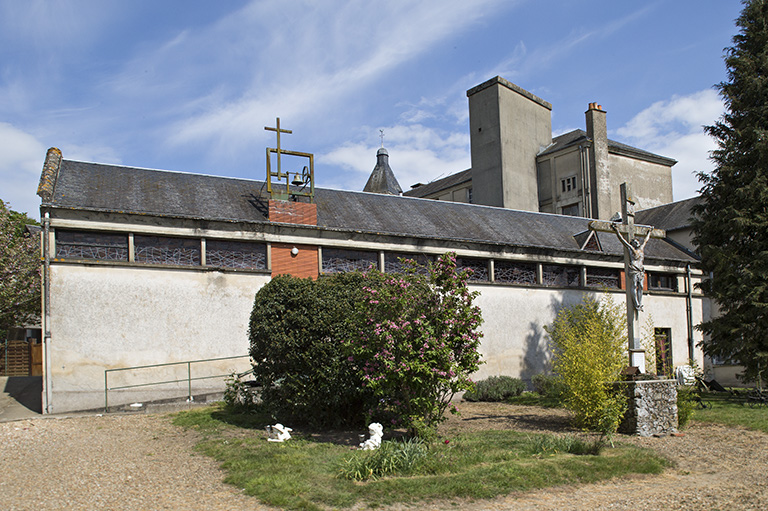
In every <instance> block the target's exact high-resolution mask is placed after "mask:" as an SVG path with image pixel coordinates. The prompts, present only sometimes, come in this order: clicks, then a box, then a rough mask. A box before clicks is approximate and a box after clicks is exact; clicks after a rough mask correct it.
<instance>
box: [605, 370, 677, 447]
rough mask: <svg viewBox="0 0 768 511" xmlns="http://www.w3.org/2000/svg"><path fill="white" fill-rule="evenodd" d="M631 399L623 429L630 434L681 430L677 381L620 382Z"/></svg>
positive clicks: (620, 427)
mask: <svg viewBox="0 0 768 511" xmlns="http://www.w3.org/2000/svg"><path fill="white" fill-rule="evenodd" d="M617 385H621V386H623V387H624V388H625V390H626V394H627V397H628V399H629V406H628V409H627V413H626V414H624V419H623V420H622V422H621V424H620V425H619V432H620V433H626V434H629V435H638V436H652V435H665V434H669V433H674V432H676V431H677V383H676V381H675V380H640V381H631V382H620V383H617Z"/></svg>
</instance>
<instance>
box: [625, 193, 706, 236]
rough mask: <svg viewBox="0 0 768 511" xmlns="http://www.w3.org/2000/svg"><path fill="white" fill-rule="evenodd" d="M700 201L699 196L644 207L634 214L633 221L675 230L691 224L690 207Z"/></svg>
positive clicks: (666, 229)
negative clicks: (653, 206) (652, 206)
mask: <svg viewBox="0 0 768 511" xmlns="http://www.w3.org/2000/svg"><path fill="white" fill-rule="evenodd" d="M701 201H702V198H701V197H692V198H690V199H685V200H681V201H678V202H670V203H669V204H664V205H662V206H657V207H655V208H649V209H644V210H641V211H638V212H637V213H636V214H635V222H637V223H638V224H643V225H652V226H654V227H658V228H659V229H664V230H665V231H676V230H679V229H686V228H688V227H690V226H691V216H692V215H693V214H692V213H691V208H692V207H693V206H694V205H695V204H698V203H700V202H701Z"/></svg>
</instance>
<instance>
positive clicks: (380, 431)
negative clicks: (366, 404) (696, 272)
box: [360, 422, 384, 451]
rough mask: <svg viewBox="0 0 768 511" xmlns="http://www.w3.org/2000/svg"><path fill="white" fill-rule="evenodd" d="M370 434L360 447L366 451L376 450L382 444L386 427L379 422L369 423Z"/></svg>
mask: <svg viewBox="0 0 768 511" xmlns="http://www.w3.org/2000/svg"><path fill="white" fill-rule="evenodd" d="M368 434H369V435H370V438H369V439H368V440H366V441H365V442H362V443H361V444H360V449H362V450H364V451H374V450H376V449H378V448H379V446H380V445H381V437H382V436H384V427H383V426H382V425H381V424H379V423H378V422H372V423H371V424H369V425H368Z"/></svg>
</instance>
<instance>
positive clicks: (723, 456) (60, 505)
mask: <svg viewBox="0 0 768 511" xmlns="http://www.w3.org/2000/svg"><path fill="white" fill-rule="evenodd" d="M460 408H461V409H462V416H461V418H460V419H452V420H451V421H450V422H449V423H448V424H447V425H446V428H447V429H448V430H450V429H451V428H461V429H486V428H488V429H490V428H503V427H509V428H514V429H522V430H530V431H548V430H549V431H551V430H558V431H562V428H563V427H566V422H565V421H566V419H567V416H566V415H565V414H564V412H562V411H559V410H543V409H540V408H534V407H509V406H505V405H483V404H479V403H463V404H462V405H461V406H460ZM196 440H197V436H196V434H195V433H194V432H189V431H184V430H182V429H180V428H176V427H175V426H173V425H171V424H170V422H169V420H168V418H167V417H166V416H163V415H143V414H141V415H111V416H103V417H101V416H96V417H94V416H90V417H72V418H38V419H29V420H22V421H15V422H6V423H0V445H1V446H2V447H0V469H2V478H1V479H0V507H1V508H3V509H10V510H53V509H67V510H80V509H110V510H123V509H124V510H130V511H136V510H145V509H147V510H152V509H201V510H247V509H260V510H265V509H268V508H266V507H264V506H261V505H260V504H259V503H258V501H256V500H255V499H253V498H250V497H247V496H245V495H243V494H242V493H241V492H240V491H239V490H237V489H235V488H233V487H231V486H229V485H226V484H224V483H223V482H222V479H223V477H224V474H223V472H222V471H221V470H220V469H219V468H218V466H217V463H216V462H214V461H212V460H210V459H209V458H207V457H205V456H202V455H197V454H195V453H194V451H193V446H194V443H195V441H196ZM622 441H630V442H634V443H636V444H638V445H643V446H647V447H650V448H652V449H655V450H657V451H658V452H659V453H661V454H662V455H664V456H666V457H668V458H669V459H670V460H671V461H673V463H674V464H675V466H674V467H673V468H671V469H669V470H667V471H666V472H665V473H664V474H663V475H660V476H637V477H630V478H625V479H620V480H613V481H607V482H602V483H597V484H590V485H585V486H580V487H557V488H553V489H547V490H541V491H535V492H528V493H523V494H514V495H510V496H506V497H502V498H498V499H494V500H492V501H481V502H437V503H432V504H429V505H426V506H425V505H421V504H420V505H415V506H397V507H395V508H393V509H457V508H463V509H464V510H465V511H481V510H500V509H510V510H529V509H530V510H562V509H599V510H601V509H610V510H630V509H631V510H664V511H668V510H675V509H712V510H716V509H723V510H725V509H728V510H751V509H755V510H761V511H763V510H765V509H768V434H764V433H758V432H753V431H746V430H741V429H734V428H727V427H724V426H717V425H703V424H695V425H694V426H693V427H691V428H690V429H688V430H686V432H685V436H682V437H665V438H628V437H622Z"/></svg>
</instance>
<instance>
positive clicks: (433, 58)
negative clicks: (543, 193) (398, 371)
mask: <svg viewBox="0 0 768 511" xmlns="http://www.w3.org/2000/svg"><path fill="white" fill-rule="evenodd" d="M740 9H741V3H740V2H739V1H738V0H674V1H669V0H657V1H653V0H651V1H643V2H623V1H621V2H617V1H616V0H581V1H579V2H574V1H571V0H419V1H413V0H407V1H405V0H402V1H401V0H379V1H376V2H373V1H363V0H357V1H355V0H350V1H341V0H322V1H321V0H254V1H247V0H228V1H221V2H211V1H207V0H184V1H182V0H164V1H162V2H157V1H156V0H131V1H129V2H126V1H124V0H61V1H57V2H50V1H45V0H25V1H18V0H0V199H2V200H4V201H5V202H7V203H10V205H11V208H12V209H14V210H16V211H23V212H27V213H28V214H29V215H30V216H32V217H34V218H39V206H40V199H39V197H37V195H36V191H37V185H38V182H39V178H40V172H41V170H42V165H43V161H44V159H45V154H46V151H47V149H48V148H49V147H58V148H59V149H61V151H62V154H63V157H64V158H65V159H68V160H78V161H89V162H99V163H109V164H119V165H126V166H131V167H143V168H151V169H162V170H174V171H183V172H192V173H202V174H209V175H217V176H228V177H238V178H248V179H257V180H263V179H265V176H266V156H265V155H266V148H267V147H275V145H276V141H275V133H274V132H269V131H266V130H264V127H265V126H273V127H274V126H275V121H276V118H278V117H279V118H280V122H281V127H282V128H283V129H289V130H291V131H292V133H291V134H284V135H282V137H281V145H282V147H283V148H284V149H290V150H294V151H301V152H307V153H312V154H314V156H315V175H316V177H315V180H316V184H317V186H321V187H327V188H335V189H343V190H362V188H363V186H364V185H365V182H366V181H367V179H368V176H369V175H370V173H371V171H372V170H373V167H374V166H375V164H376V150H377V149H378V148H379V147H381V144H382V139H381V138H380V133H381V131H380V130H383V133H384V138H383V144H384V146H385V147H386V148H387V150H388V152H389V155H390V158H389V162H390V165H391V167H392V169H393V171H394V173H395V176H396V177H397V179H398V181H399V182H400V185H401V186H402V188H403V189H404V190H408V189H409V188H410V186H411V185H413V184H414V183H417V182H421V183H427V182H430V181H433V180H435V179H437V178H440V177H444V176H446V175H449V174H452V173H455V172H459V171H462V170H465V169H467V168H469V167H470V158H469V112H468V105H467V97H466V91H467V90H468V89H470V88H472V87H474V86H475V85H478V84H480V83H483V82H484V81H486V80H488V79H490V78H493V77H494V76H501V77H503V78H505V79H507V80H509V81H511V82H513V83H515V84H517V85H519V86H520V87H522V88H524V89H526V90H528V91H530V92H532V93H534V94H536V95H537V96H539V97H541V98H543V99H545V100H546V101H548V102H550V103H551V104H552V105H553V109H552V129H553V132H554V134H555V135H558V134H562V133H566V132H568V131H571V130H574V129H585V120H584V112H585V111H586V110H587V106H588V104H589V103H592V102H596V103H598V104H600V105H602V107H603V109H604V110H606V111H607V122H608V137H609V138H611V139H612V140H616V141H619V142H623V143H626V144H630V145H633V146H635V147H638V148H641V149H645V150H647V151H651V152H654V153H657V154H661V155H663V156H668V157H671V158H674V159H676V160H677V161H678V163H677V164H676V165H675V166H674V167H673V169H672V176H673V186H674V198H675V200H682V199H685V198H689V197H692V196H694V195H695V194H696V191H697V189H698V188H699V187H700V185H699V182H698V180H697V179H696V177H695V173H696V172H699V171H705V172H706V171H709V170H711V168H712V163H711V162H710V161H709V157H708V156H709V151H711V150H712V149H714V147H715V144H714V142H713V140H712V139H711V138H710V137H708V136H707V135H706V134H704V132H703V129H702V126H705V125H709V124H712V123H714V122H715V121H716V120H717V119H718V118H719V117H720V115H722V112H723V104H722V102H721V100H720V98H719V96H718V94H717V91H716V90H715V89H714V88H713V86H714V85H715V84H717V83H719V82H721V81H723V80H725V79H726V78H727V75H726V70H725V66H724V64H723V59H722V56H723V50H724V48H726V47H728V46H730V45H731V44H732V37H733V35H735V34H736V28H735V25H734V20H735V19H736V18H737V17H738V15H739V12H740Z"/></svg>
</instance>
